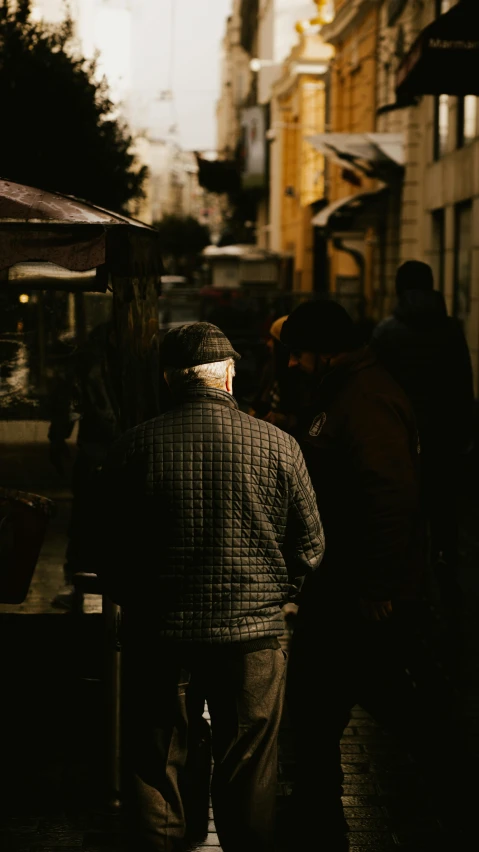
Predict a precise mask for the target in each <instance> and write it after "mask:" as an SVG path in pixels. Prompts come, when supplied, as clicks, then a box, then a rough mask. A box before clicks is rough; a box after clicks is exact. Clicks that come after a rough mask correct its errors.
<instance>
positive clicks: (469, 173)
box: [378, 0, 479, 391]
mask: <svg viewBox="0 0 479 852" xmlns="http://www.w3.org/2000/svg"><path fill="white" fill-rule="evenodd" d="M454 5H456V2H455V0H426V2H424V3H419V2H417V0H407V2H403V3H398V2H396V3H395V4H394V3H392V2H391V0H390V2H383V3H382V6H381V10H380V18H379V23H380V44H381V45H382V47H383V54H382V61H381V60H380V68H379V72H378V106H379V109H380V115H379V116H378V127H379V129H381V130H382V131H386V130H387V131H390V130H391V129H400V130H401V131H402V132H403V133H404V138H405V151H406V157H405V160H406V162H405V173H404V181H403V187H402V196H401V205H400V215H399V223H396V224H397V227H396V234H397V245H396V247H395V252H394V251H391V261H392V260H394V261H395V262H394V263H393V262H391V263H390V272H391V274H390V276H389V279H388V293H389V302H390V303H391V302H392V301H393V298H394V296H393V271H394V267H395V266H396V265H397V264H398V263H400V262H402V261H405V260H409V259H419V260H425V261H426V262H428V263H430V264H431V266H432V268H433V270H434V277H435V284H436V287H437V288H438V289H439V290H441V291H442V292H443V293H444V296H445V299H446V303H447V306H448V310H449V313H450V314H452V315H454V316H455V317H457V319H458V320H459V321H460V322H461V323H462V325H463V328H464V332H465V334H466V338H467V341H468V344H469V348H470V351H471V357H472V362H473V368H474V375H475V381H476V391H477V389H478V379H479V107H478V98H477V96H476V95H475V94H465V95H451V94H441V93H437V94H436V95H424V96H421V97H419V98H418V102H417V105H415V106H410V107H406V108H403V109H397V110H391V111H390V112H385V113H383V114H381V107H383V106H384V105H387V104H391V103H394V86H395V81H396V71H397V68H398V66H399V65H400V63H401V60H402V59H403V56H404V55H405V54H406V53H407V50H408V48H409V47H410V46H411V44H412V43H413V41H414V38H415V37H416V36H417V34H418V33H419V32H420V31H422V30H423V29H424V28H425V27H426V26H428V25H429V24H430V23H431V22H432V21H434V20H435V19H437V18H439V16H440V15H441V14H443V13H445V12H447V11H448V10H449V9H451V8H452V7H453V6H454ZM394 7H398V8H399V7H400V8H399V13H398V14H391V13H394V12H395V8H394ZM476 11H477V9H476ZM464 35H465V37H466V38H467V35H468V34H467V32H466V33H465V34H464ZM380 56H381V53H380ZM388 57H389V59H388ZM445 61H447V60H445ZM451 74H452V68H451Z"/></svg>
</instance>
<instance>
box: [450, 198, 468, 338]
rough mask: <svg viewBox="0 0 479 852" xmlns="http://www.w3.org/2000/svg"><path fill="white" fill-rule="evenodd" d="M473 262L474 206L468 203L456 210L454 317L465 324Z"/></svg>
mask: <svg viewBox="0 0 479 852" xmlns="http://www.w3.org/2000/svg"><path fill="white" fill-rule="evenodd" d="M471 261H472V204H471V202H470V201H466V202H465V203H463V204H457V205H456V209H455V239H454V316H455V317H457V319H458V320H459V321H460V322H461V323H464V321H465V320H466V319H467V317H468V315H469V307H470V291H471Z"/></svg>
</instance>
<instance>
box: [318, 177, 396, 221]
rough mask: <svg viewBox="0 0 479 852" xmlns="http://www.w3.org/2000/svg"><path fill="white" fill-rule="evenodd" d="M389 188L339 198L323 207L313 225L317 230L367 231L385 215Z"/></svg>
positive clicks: (384, 187)
mask: <svg viewBox="0 0 479 852" xmlns="http://www.w3.org/2000/svg"><path fill="white" fill-rule="evenodd" d="M387 194H388V187H387V186H381V187H379V189H375V190H371V191H369V192H358V193H356V195H347V196H346V197H345V198H338V199H336V200H335V201H332V202H331V204H328V205H327V207H323V209H322V210H320V211H319V213H317V214H316V216H314V217H313V219H312V221H311V224H312V225H314V226H315V227H316V228H328V230H330V231H349V230H351V229H352V228H360V229H366V228H368V227H370V226H371V225H375V224H377V220H378V216H379V215H380V214H383V213H384V206H385V203H386V199H387Z"/></svg>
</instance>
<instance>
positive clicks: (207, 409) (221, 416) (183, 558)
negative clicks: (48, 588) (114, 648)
mask: <svg viewBox="0 0 479 852" xmlns="http://www.w3.org/2000/svg"><path fill="white" fill-rule="evenodd" d="M102 502H103V505H104V507H106V509H107V512H106V515H105V514H104V516H103V517H104V518H105V521H104V528H103V542H104V545H103V554H104V566H103V568H104V570H103V576H104V580H105V583H106V588H107V590H108V591H109V594H110V595H111V597H112V598H113V600H115V601H117V602H119V603H121V604H123V605H124V606H125V609H126V610H130V612H136V613H137V615H138V616H139V618H140V619H141V620H143V621H145V622H148V623H149V624H150V625H154V629H155V635H156V636H157V637H158V638H161V639H172V640H175V641H198V642H245V641H248V640H257V639H261V638H264V637H275V636H278V635H280V634H281V633H282V632H283V630H284V622H283V616H282V613H281V607H282V605H283V604H284V603H285V602H286V600H287V599H288V593H289V591H290V588H291V584H293V583H294V582H295V578H297V577H302V576H304V574H305V573H306V572H308V571H312V570H314V569H315V568H316V567H317V566H318V565H319V563H320V561H321V559H322V555H323V549H324V543H323V535H322V528H321V522H320V519H319V514H318V510H317V505H316V499H315V496H314V492H313V489H312V486H311V482H310V479H309V476H308V474H307V470H306V466H305V463H304V459H303V456H302V454H301V451H300V449H299V446H298V444H297V443H296V441H295V440H294V439H293V438H292V437H291V436H289V435H287V434H286V433H284V432H281V431H280V430H279V429H277V428H276V427H274V426H271V425H270V424H269V423H264V422H262V421H260V420H256V419H255V418H253V417H250V416H249V415H247V414H244V413H243V412H241V411H239V410H238V406H237V403H236V402H235V400H234V399H233V397H232V396H230V394H228V393H226V392H225V391H220V390H214V389H209V388H204V387H198V386H197V387H193V388H191V389H189V390H188V392H187V393H186V394H185V395H184V397H183V398H182V400H181V401H180V402H179V403H178V404H177V405H176V406H175V407H174V408H172V409H171V410H170V411H168V412H166V413H164V414H162V415H161V416H159V417H157V418H155V419H153V420H150V421H149V422H147V423H144V424H142V425H140V426H138V427H136V428H135V429H132V430H130V431H128V432H127V433H126V434H125V435H124V436H123V437H122V438H121V439H120V441H119V442H117V444H116V445H115V446H114V448H112V451H111V453H110V455H109V457H108V459H107V462H106V464H105V467H104V472H103V487H102Z"/></svg>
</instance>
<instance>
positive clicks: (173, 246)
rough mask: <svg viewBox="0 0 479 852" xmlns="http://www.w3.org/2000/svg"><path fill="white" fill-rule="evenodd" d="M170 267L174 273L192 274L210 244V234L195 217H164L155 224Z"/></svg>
mask: <svg viewBox="0 0 479 852" xmlns="http://www.w3.org/2000/svg"><path fill="white" fill-rule="evenodd" d="M155 228H157V229H158V230H159V232H160V234H161V244H162V246H163V253H164V256H165V258H166V260H167V263H168V266H169V267H170V269H171V271H172V272H173V273H179V274H186V275H188V274H190V273H191V272H192V271H193V269H194V268H195V266H196V265H197V262H198V256H199V254H200V253H201V252H202V251H203V249H204V248H205V247H206V246H207V245H209V244H210V242H211V238H210V232H209V230H208V228H207V227H206V225H202V224H201V223H200V222H198V220H197V219H195V218H194V217H193V216H175V215H169V216H164V217H163V219H161V220H160V221H159V222H156V223H155Z"/></svg>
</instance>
